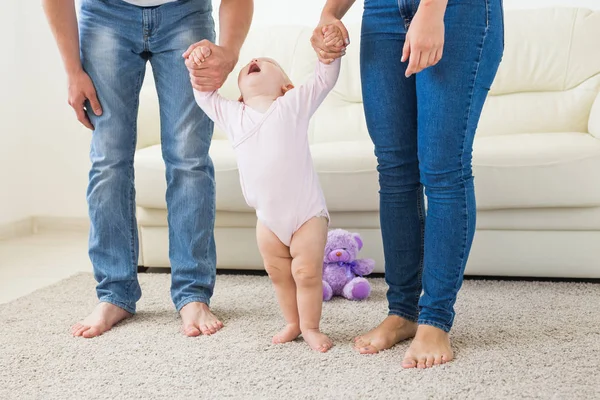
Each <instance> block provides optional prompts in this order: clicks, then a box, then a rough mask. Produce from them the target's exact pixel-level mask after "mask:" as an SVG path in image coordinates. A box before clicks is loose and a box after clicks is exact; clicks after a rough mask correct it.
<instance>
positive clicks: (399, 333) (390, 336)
mask: <svg viewBox="0 0 600 400" xmlns="http://www.w3.org/2000/svg"><path fill="white" fill-rule="evenodd" d="M416 332H417V324H416V323H415V322H411V321H408V320H406V319H404V318H402V317H399V316H397V315H389V316H388V317H387V318H386V319H384V320H383V322H382V323H381V324H379V326H378V327H377V328H375V329H373V330H371V331H369V332H367V333H366V334H364V335H362V336H358V337H356V338H355V339H354V348H355V349H357V350H358V351H359V352H360V353H361V354H375V353H378V352H380V351H381V350H386V349H389V348H391V347H393V346H394V345H395V344H396V343H399V342H401V341H403V340H406V339H408V338H411V337H413V336H415V333H416Z"/></svg>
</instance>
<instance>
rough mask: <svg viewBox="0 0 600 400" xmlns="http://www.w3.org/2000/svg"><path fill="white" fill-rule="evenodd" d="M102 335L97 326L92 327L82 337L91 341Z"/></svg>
mask: <svg viewBox="0 0 600 400" xmlns="http://www.w3.org/2000/svg"><path fill="white" fill-rule="evenodd" d="M100 335H102V331H101V330H100V329H99V328H98V327H97V326H91V327H90V328H89V329H87V330H85V331H83V332H82V334H81V336H83V337H84V338H86V339H91V338H93V337H96V336H100Z"/></svg>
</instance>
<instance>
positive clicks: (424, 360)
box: [402, 325, 454, 368]
mask: <svg viewBox="0 0 600 400" xmlns="http://www.w3.org/2000/svg"><path fill="white" fill-rule="evenodd" d="M453 358H454V353H453V352H452V347H451V346H450V336H449V335H448V333H447V332H444V331H443V330H441V329H439V328H436V327H433V326H429V325H419V329H417V334H416V336H415V338H414V340H413V341H412V343H411V344H410V347H409V348H408V350H406V354H405V355H404V360H403V361H402V367H403V368H415V367H416V368H430V367H432V366H434V365H440V364H445V363H447V362H448V361H451V360H452V359H453Z"/></svg>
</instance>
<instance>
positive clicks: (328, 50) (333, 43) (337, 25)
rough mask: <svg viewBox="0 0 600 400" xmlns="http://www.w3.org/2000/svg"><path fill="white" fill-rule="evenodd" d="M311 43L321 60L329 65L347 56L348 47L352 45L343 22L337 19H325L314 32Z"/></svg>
mask: <svg viewBox="0 0 600 400" xmlns="http://www.w3.org/2000/svg"><path fill="white" fill-rule="evenodd" d="M340 35H341V38H342V40H341V41H340ZM310 43H311V44H312V47H313V49H314V50H315V52H316V53H317V57H319V60H320V61H321V62H322V63H325V64H329V63H331V62H333V60H335V59H336V58H340V57H342V56H344V55H346V46H348V45H349V44H350V37H349V35H348V30H347V29H346V27H345V26H344V24H343V23H342V21H340V20H339V19H337V18H335V17H323V18H321V22H320V23H319V26H317V27H316V28H315V30H314V31H313V34H312V37H311V38H310Z"/></svg>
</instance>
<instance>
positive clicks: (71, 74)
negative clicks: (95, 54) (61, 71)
mask: <svg viewBox="0 0 600 400" xmlns="http://www.w3.org/2000/svg"><path fill="white" fill-rule="evenodd" d="M66 73H67V78H68V79H69V80H71V79H74V78H76V77H77V76H79V75H81V74H82V73H84V71H83V67H82V66H81V65H79V66H73V67H66Z"/></svg>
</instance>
